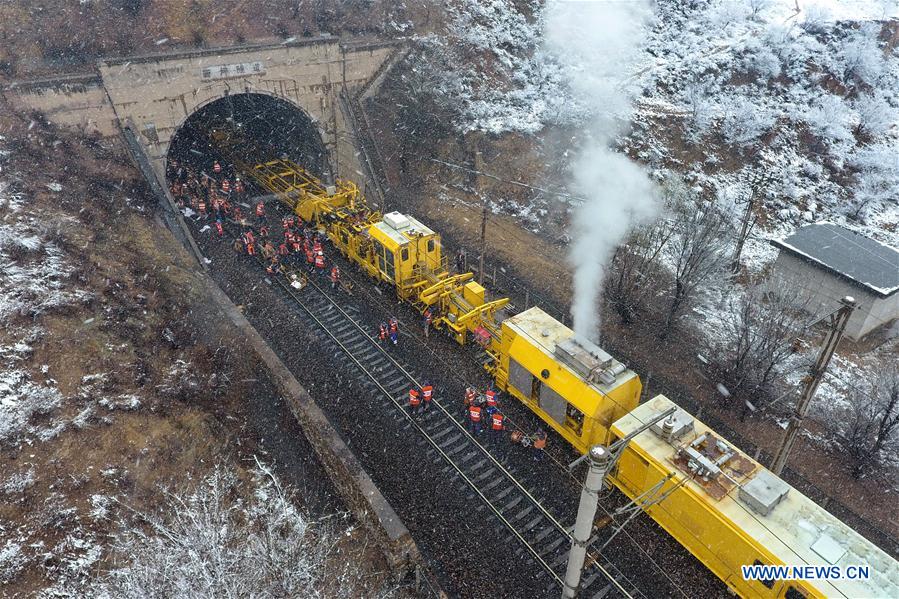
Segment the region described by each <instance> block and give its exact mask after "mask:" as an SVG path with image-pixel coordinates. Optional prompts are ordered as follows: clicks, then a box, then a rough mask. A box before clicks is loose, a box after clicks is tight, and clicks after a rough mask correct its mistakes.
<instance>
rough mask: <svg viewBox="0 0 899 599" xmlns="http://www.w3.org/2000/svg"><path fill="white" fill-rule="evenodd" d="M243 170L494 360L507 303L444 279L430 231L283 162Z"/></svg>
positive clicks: (467, 282)
mask: <svg viewBox="0 0 899 599" xmlns="http://www.w3.org/2000/svg"><path fill="white" fill-rule="evenodd" d="M243 168H244V170H246V168H247V167H245V166H244V167H243ZM250 172H251V174H252V176H253V178H254V179H255V180H256V181H257V182H259V183H260V185H261V186H262V187H263V188H265V189H267V190H269V191H271V192H272V193H273V194H275V195H276V196H277V197H278V198H279V199H280V200H281V201H282V202H283V203H284V204H286V205H287V206H289V207H290V209H291V210H293V211H294V212H295V213H296V214H298V215H299V216H300V218H302V219H303V220H304V221H305V222H307V223H309V224H311V225H312V226H314V227H316V228H317V229H319V230H323V231H324V232H325V233H326V234H327V236H328V238H329V239H330V240H331V242H332V243H333V244H334V246H335V247H337V248H338V249H339V250H340V251H341V253H343V255H345V256H346V257H347V258H348V259H349V260H350V261H352V262H354V263H356V264H358V265H359V266H360V267H361V268H362V269H363V270H364V271H365V272H366V273H367V274H368V275H369V276H371V277H373V278H375V279H378V280H379V281H381V282H384V283H387V284H389V285H392V286H394V287H395V288H396V293H397V295H398V296H399V297H400V298H401V299H403V300H406V301H408V302H410V303H412V304H413V305H414V306H415V307H416V308H418V310H419V311H421V312H424V311H425V309H427V308H429V307H430V308H431V309H432V312H433V313H434V314H433V317H434V320H433V325H434V327H436V328H438V329H441V328H444V327H446V328H447V329H448V330H449V331H450V332H451V333H452V335H453V336H454V337H455V339H456V341H458V342H459V343H462V344H464V343H465V341H466V339H467V338H468V334H469V333H474V335H475V337H476V339H477V340H478V342H479V343H480V344H481V345H482V346H483V347H484V348H485V350H486V351H487V352H488V353H490V354H491V355H492V356H493V357H494V358H495V357H496V355H497V354H498V352H499V346H500V338H499V333H500V328H499V324H498V323H497V318H496V317H497V312H498V311H499V310H500V309H501V308H502V307H503V306H505V305H506V304H507V303H508V302H509V300H508V298H500V299H495V300H490V301H488V299H487V297H486V293H485V290H484V288H483V287H482V286H481V285H479V284H478V283H477V282H475V281H473V280H472V279H473V278H474V275H473V274H472V273H470V272H467V273H458V274H452V273H451V272H450V270H449V267H448V261H447V259H446V257H445V256H443V254H442V249H441V244H440V235H439V234H438V233H435V232H434V231H432V230H431V229H430V228H428V227H427V226H426V225H424V224H423V223H422V222H421V221H419V220H417V219H415V218H414V217H412V216H409V215H406V214H401V213H399V212H390V213H388V214H385V215H383V217H382V216H381V214H380V213H379V212H376V211H373V210H371V209H370V208H369V207H368V205H367V204H366V202H365V199H364V198H363V197H362V195H361V194H360V193H359V189H358V188H357V187H356V185H354V184H353V183H352V182H350V181H344V180H338V181H337V182H336V184H335V185H333V186H325V185H322V183H321V182H320V181H319V180H318V179H316V178H315V177H313V176H312V175H310V174H308V173H307V172H306V171H305V170H303V168H302V167H300V166H299V165H297V164H294V163H293V162H290V161H289V160H284V159H281V160H273V161H270V162H266V163H263V164H259V165H256V166H255V167H253V168H252V169H251V171H250Z"/></svg>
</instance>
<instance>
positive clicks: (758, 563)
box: [752, 560, 774, 589]
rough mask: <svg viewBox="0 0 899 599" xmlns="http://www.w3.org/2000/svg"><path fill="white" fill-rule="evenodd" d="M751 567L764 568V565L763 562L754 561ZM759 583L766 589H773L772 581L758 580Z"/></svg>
mask: <svg viewBox="0 0 899 599" xmlns="http://www.w3.org/2000/svg"><path fill="white" fill-rule="evenodd" d="M752 565H753V566H764V565H765V562H761V561H759V560H755V561H754V562H752ZM759 582H760V583H762V584H763V585H765V586H766V587H768V588H769V589H773V588H774V581H773V580H760V581H759Z"/></svg>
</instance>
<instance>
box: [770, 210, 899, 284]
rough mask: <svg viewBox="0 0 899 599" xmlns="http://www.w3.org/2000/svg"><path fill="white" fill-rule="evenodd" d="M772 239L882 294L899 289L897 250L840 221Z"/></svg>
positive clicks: (778, 244)
mask: <svg viewBox="0 0 899 599" xmlns="http://www.w3.org/2000/svg"><path fill="white" fill-rule="evenodd" d="M772 243H773V244H774V245H776V246H777V247H780V248H782V249H785V250H787V251H789V252H791V253H793V254H798V255H799V256H801V257H803V258H805V259H807V260H811V261H813V262H815V263H817V264H820V265H821V266H823V267H825V268H826V269H827V270H831V271H833V272H836V273H839V274H841V275H843V276H845V277H848V278H849V279H851V280H853V281H855V282H856V283H859V284H861V285H863V286H864V287H865V288H867V289H869V290H871V291H873V292H874V293H877V294H879V295H882V296H884V297H886V296H888V295H891V294H893V293H895V292H896V291H899V250H897V249H896V248H893V247H890V246H888V245H886V244H884V243H880V242H879V241H875V240H874V239H870V238H868V237H865V236H864V235H860V234H859V233H856V232H855V231H852V230H850V229H847V228H845V227H841V226H840V225H836V224H834V223H830V222H819V223H815V224H812V225H806V226H804V227H801V228H799V229H798V230H797V231H796V232H795V233H794V234H792V235H790V236H789V237H787V238H786V239H783V240H772Z"/></svg>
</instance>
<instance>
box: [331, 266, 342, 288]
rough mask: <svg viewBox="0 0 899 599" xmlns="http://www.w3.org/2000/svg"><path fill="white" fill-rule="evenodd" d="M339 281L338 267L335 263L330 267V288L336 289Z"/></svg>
mask: <svg viewBox="0 0 899 599" xmlns="http://www.w3.org/2000/svg"><path fill="white" fill-rule="evenodd" d="M339 283H340V267H339V266H337V265H336V264H335V265H334V266H332V267H331V289H337V285H338V284H339Z"/></svg>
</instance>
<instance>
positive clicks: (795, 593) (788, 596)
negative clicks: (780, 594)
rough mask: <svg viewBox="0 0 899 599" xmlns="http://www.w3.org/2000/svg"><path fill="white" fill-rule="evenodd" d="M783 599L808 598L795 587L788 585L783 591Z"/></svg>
mask: <svg viewBox="0 0 899 599" xmlns="http://www.w3.org/2000/svg"><path fill="white" fill-rule="evenodd" d="M784 599H808V597H807V596H806V595H805V593H803V592H802V591H800V590H799V589H797V588H796V587H789V588H788V589H787V592H786V593H784Z"/></svg>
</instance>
